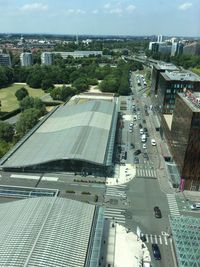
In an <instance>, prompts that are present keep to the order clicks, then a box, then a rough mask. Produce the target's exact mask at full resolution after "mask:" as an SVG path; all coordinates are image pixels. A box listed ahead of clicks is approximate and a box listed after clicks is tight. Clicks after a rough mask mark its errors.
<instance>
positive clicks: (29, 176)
mask: <svg viewBox="0 0 200 267" xmlns="http://www.w3.org/2000/svg"><path fill="white" fill-rule="evenodd" d="M10 178H21V179H34V180H38V179H39V178H40V176H33V175H24V174H11V175H10Z"/></svg>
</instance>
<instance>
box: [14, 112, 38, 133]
mask: <svg viewBox="0 0 200 267" xmlns="http://www.w3.org/2000/svg"><path fill="white" fill-rule="evenodd" d="M39 116H40V111H39V110H38V109H35V108H29V109H27V110H25V111H24V112H23V113H22V114H21V115H20V118H19V120H18V122H17V124H16V131H17V133H18V135H19V136H20V137H22V136H24V135H25V134H26V133H27V132H28V131H29V130H30V129H32V128H33V127H34V126H35V125H36V124H37V122H38V119H39Z"/></svg>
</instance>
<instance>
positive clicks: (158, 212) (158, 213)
mask: <svg viewBox="0 0 200 267" xmlns="http://www.w3.org/2000/svg"><path fill="white" fill-rule="evenodd" d="M154 213H155V217H156V218H162V214H161V210H160V208H159V207H154Z"/></svg>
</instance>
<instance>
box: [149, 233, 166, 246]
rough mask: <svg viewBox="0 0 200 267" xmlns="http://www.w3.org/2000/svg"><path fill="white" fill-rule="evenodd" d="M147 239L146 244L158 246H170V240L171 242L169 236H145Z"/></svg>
mask: <svg viewBox="0 0 200 267" xmlns="http://www.w3.org/2000/svg"><path fill="white" fill-rule="evenodd" d="M144 236H145V237H146V241H145V243H147V244H148V243H150V244H158V245H165V246H168V245H169V240H171V239H170V238H169V237H168V236H167V235H152V234H144Z"/></svg>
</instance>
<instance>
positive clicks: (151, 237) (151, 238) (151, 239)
mask: <svg viewBox="0 0 200 267" xmlns="http://www.w3.org/2000/svg"><path fill="white" fill-rule="evenodd" d="M150 241H151V244H153V236H152V235H150Z"/></svg>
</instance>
